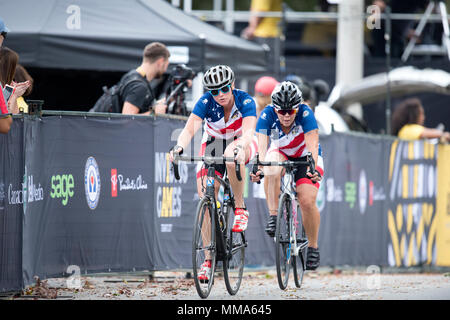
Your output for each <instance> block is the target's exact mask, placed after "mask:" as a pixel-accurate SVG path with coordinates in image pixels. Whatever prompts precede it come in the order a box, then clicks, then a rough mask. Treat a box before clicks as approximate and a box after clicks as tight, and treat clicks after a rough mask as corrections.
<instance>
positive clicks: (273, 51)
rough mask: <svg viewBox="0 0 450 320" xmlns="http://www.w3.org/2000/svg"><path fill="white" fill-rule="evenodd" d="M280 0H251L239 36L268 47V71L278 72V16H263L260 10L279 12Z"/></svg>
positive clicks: (279, 34) (279, 32)
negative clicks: (245, 24) (249, 12)
mask: <svg viewBox="0 0 450 320" xmlns="http://www.w3.org/2000/svg"><path fill="white" fill-rule="evenodd" d="M282 2H283V1H282V0H252V2H251V6H250V11H251V15H250V19H249V21H248V26H247V27H246V28H245V29H244V30H243V31H242V33H241V37H242V38H244V39H247V40H253V41H255V42H257V43H259V44H266V45H268V46H269V48H270V52H269V71H270V72H273V73H276V74H278V73H279V71H280V36H281V27H280V25H279V24H280V21H281V18H280V17H264V16H261V15H260V13H261V12H263V13H264V12H274V11H278V12H281V9H282V8H281V5H282Z"/></svg>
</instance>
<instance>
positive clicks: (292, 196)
mask: <svg viewBox="0 0 450 320" xmlns="http://www.w3.org/2000/svg"><path fill="white" fill-rule="evenodd" d="M253 163H254V166H258V165H262V166H281V167H284V168H285V170H286V172H285V174H284V177H282V183H281V186H280V187H281V193H280V199H281V197H282V195H283V193H286V194H287V195H288V198H289V200H290V201H291V206H292V208H291V211H292V212H291V219H289V223H290V230H292V231H291V233H290V235H289V243H290V244H293V248H294V250H293V252H292V255H293V256H298V255H299V252H300V251H301V250H303V249H304V248H306V247H307V246H308V240H306V241H304V242H302V244H301V245H297V243H298V240H297V217H298V210H297V208H299V206H298V201H297V190H296V186H295V181H294V180H295V179H294V176H295V171H296V170H297V166H299V165H305V166H309V167H310V171H311V172H314V171H315V163H314V159H313V158H312V154H311V153H310V152H308V154H307V156H306V161H291V160H287V161H280V162H278V161H269V162H267V161H260V160H259V154H256V161H254V162H253ZM254 168H255V167H254ZM253 172H254V173H256V170H255V169H253ZM274 240H275V238H274ZM289 254H290V249H289Z"/></svg>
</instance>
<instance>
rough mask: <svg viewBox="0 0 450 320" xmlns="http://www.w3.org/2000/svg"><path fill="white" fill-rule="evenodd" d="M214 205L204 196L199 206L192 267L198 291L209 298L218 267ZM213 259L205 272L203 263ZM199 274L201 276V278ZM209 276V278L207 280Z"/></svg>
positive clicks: (193, 240)
mask: <svg viewBox="0 0 450 320" xmlns="http://www.w3.org/2000/svg"><path fill="white" fill-rule="evenodd" d="M213 208H214V206H213V205H211V202H210V200H209V199H208V198H202V199H201V200H200V202H199V203H198V206H197V214H196V218H195V221H194V231H193V237H192V268H193V273H194V282H195V288H196V289H197V293H198V295H199V296H200V297H201V298H203V299H204V298H207V297H208V295H209V293H210V292H211V288H212V285H213V281H214V270H215V267H216V240H215V239H216V229H215V226H214V211H213ZM206 259H209V260H211V268H210V269H209V272H207V273H205V274H203V272H202V271H201V269H202V264H203V263H204V262H205V260H206ZM199 276H201V278H200V279H199ZM205 278H207V280H205Z"/></svg>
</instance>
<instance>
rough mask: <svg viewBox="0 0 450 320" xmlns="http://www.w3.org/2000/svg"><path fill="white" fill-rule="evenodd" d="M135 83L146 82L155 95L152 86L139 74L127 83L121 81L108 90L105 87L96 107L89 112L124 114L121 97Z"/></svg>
mask: <svg viewBox="0 0 450 320" xmlns="http://www.w3.org/2000/svg"><path fill="white" fill-rule="evenodd" d="M135 81H144V82H145V84H146V85H147V87H148V89H149V91H150V94H153V92H152V89H151V87H150V84H149V83H148V81H147V80H145V79H144V78H142V77H141V76H140V75H139V74H136V75H133V76H131V77H130V78H129V79H127V81H125V82H124V81H120V82H119V83H118V84H115V85H113V86H112V87H111V88H109V89H108V88H107V87H106V86H104V87H103V88H102V89H103V94H102V96H101V97H100V98H98V100H97V102H96V103H95V105H94V107H93V108H91V109H90V110H89V112H111V113H121V112H122V103H121V98H120V97H121V95H122V94H123V90H124V89H125V87H126V86H127V85H129V84H130V83H132V82H135Z"/></svg>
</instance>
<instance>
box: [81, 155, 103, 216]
mask: <svg viewBox="0 0 450 320" xmlns="http://www.w3.org/2000/svg"><path fill="white" fill-rule="evenodd" d="M100 189H101V182H100V171H99V170H98V165H97V161H95V158H94V157H89V158H88V159H87V161H86V166H85V168H84V190H85V193H86V200H87V204H88V206H89V208H90V209H91V210H94V209H95V208H97V205H98V201H99V199H100Z"/></svg>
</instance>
